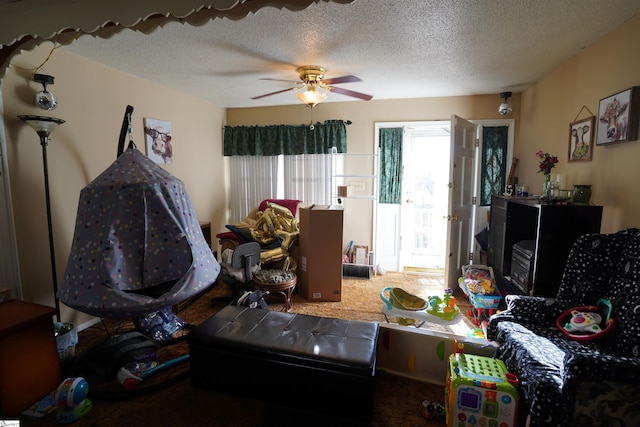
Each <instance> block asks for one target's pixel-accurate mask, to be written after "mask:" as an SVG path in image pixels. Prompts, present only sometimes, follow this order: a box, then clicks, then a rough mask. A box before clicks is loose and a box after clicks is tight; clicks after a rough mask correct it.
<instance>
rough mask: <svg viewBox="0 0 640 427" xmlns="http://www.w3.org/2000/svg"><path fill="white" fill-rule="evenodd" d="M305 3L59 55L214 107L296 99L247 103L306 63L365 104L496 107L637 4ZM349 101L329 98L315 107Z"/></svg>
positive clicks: (90, 44)
mask: <svg viewBox="0 0 640 427" xmlns="http://www.w3.org/2000/svg"><path fill="white" fill-rule="evenodd" d="M317 1H319V2H318V3H314V4H311V5H310V6H309V7H308V8H306V9H304V10H301V11H290V10H287V9H282V10H281V9H279V8H274V7H265V8H261V9H259V10H257V11H256V12H255V13H250V14H249V15H248V16H246V17H245V18H243V19H240V20H230V19H227V18H223V19H220V18H216V19H214V20H211V21H209V22H207V23H205V24H204V25H200V26H191V25H189V24H183V23H180V22H169V23H167V24H166V25H164V26H163V27H161V28H158V29H156V30H154V31H153V32H152V33H150V34H144V33H142V32H137V31H133V30H128V29H127V30H123V31H120V32H118V33H116V34H114V35H113V36H111V37H110V38H109V39H103V38H98V37H94V36H91V35H83V36H81V37H79V38H78V39H77V40H75V41H74V42H73V43H71V44H70V45H68V46H66V47H65V48H64V49H66V50H68V51H70V52H73V53H75V54H77V55H81V56H83V57H86V58H88V59H91V60H93V61H96V62H100V63H103V64H105V65H108V66H110V67H113V68H117V69H119V70H121V71H123V72H126V73H129V74H133V75H136V76H139V77H141V78H143V79H146V80H150V81H154V82H157V83H159V84H161V85H163V86H167V87H170V88H174V89H176V90H178V91H180V92H184V93H188V94H191V95H194V96H197V97H199V98H203V99H206V100H208V101H210V102H212V103H215V104H216V105H219V106H222V107H252V106H268V105H285V104H296V103H299V101H297V99H296V98H295V96H294V92H284V93H281V94H278V95H274V96H270V97H266V98H263V99H260V100H252V99H251V97H253V96H257V95H261V94H264V93H268V92H273V91H278V90H282V89H285V88H287V87H290V86H292V85H291V84H289V83H286V82H277V81H265V80H260V79H261V78H276V79H286V80H291V81H295V80H297V78H298V76H297V73H296V68H297V67H298V66H300V65H308V64H312V65H321V66H323V67H325V68H326V69H327V74H326V78H333V77H339V76H343V75H348V74H353V75H355V76H357V77H359V78H360V79H362V82H355V83H345V84H341V85H340V86H341V87H342V88H345V89H350V90H354V91H358V92H364V93H367V94H370V95H373V98H374V99H393V98H416V97H435V96H459V95H474V94H491V93H495V94H496V100H497V101H496V102H499V97H498V93H499V92H503V91H505V90H511V91H513V92H520V91H522V90H524V89H525V88H526V87H527V86H529V85H531V84H532V83H534V82H536V81H538V80H539V79H540V78H542V77H544V76H545V75H546V74H548V73H549V72H551V71H552V70H553V69H555V68H556V67H557V66H558V65H560V64H562V63H563V62H565V61H566V60H568V59H569V58H571V57H572V56H574V55H576V54H577V53H578V52H579V51H580V50H581V49H582V48H584V47H586V46H588V45H590V44H592V43H594V42H596V41H597V40H599V39H600V38H602V37H603V36H605V35H606V34H607V33H609V32H610V31H612V30H613V29H615V28H616V27H618V26H619V25H621V24H622V23H623V22H625V21H626V20H628V19H629V18H631V17H632V16H633V15H634V14H636V13H638V12H639V11H640V2H639V1H638V0H615V1H608V2H605V1H602V0H558V1H533V0H531V1H525V0H522V1H513V0H476V1H468V0H457V1H456V0H453V1H452V0H447V1H444V0H403V1H397V0H366V1H365V0H356V1H355V2H353V3H349V4H340V3H335V2H326V1H321V0H317ZM65 3H69V4H72V3H73V2H65ZM247 4H250V3H247ZM5 16H6V15H5ZM0 19H3V18H0ZM0 22H1V21H0ZM45 71H46V70H45ZM56 78H57V79H62V78H64V76H56ZM352 100H354V99H353V98H349V97H346V96H344V95H339V94H333V93H332V94H330V95H329V98H328V99H327V101H326V102H339V101H352ZM359 102H362V101H359Z"/></svg>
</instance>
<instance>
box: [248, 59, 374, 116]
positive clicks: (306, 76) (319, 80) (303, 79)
mask: <svg viewBox="0 0 640 427" xmlns="http://www.w3.org/2000/svg"><path fill="white" fill-rule="evenodd" d="M296 71H297V72H298V74H299V75H300V81H295V82H292V81H290V80H281V79H268V78H263V79H260V80H272V81H278V82H290V83H293V84H295V86H293V87H290V88H287V89H282V90H277V91H275V92H270V93H266V94H264V95H259V96H254V97H253V98H251V99H260V98H265V97H267V96H271V95H276V94H278V93H283V92H288V91H290V90H297V89H306V90H304V91H302V92H300V93H298V94H297V95H296V97H297V98H298V99H299V100H300V101H302V102H304V103H305V104H307V105H308V106H309V107H312V108H313V107H315V106H316V105H317V104H318V103H319V102H320V101H323V100H324V99H326V97H327V92H335V93H339V94H341V95H346V96H351V97H353V98H358V99H362V100H365V101H369V100H370V99H371V98H373V96H371V95H367V94H365V93H360V92H355V91H353V90H348V89H343V88H341V87H337V86H334V85H335V84H340V83H352V82H360V81H362V80H360V79H359V78H357V77H356V76H342V77H336V78H333V79H325V78H324V73H325V72H326V70H325V69H324V68H322V67H320V66H318V65H304V66H302V67H299V68H298V69H297V70H296ZM318 89H320V90H318Z"/></svg>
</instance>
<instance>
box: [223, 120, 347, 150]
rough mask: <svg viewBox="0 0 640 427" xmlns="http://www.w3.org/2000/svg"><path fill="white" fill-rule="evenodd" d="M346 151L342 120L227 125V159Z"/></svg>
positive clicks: (345, 135) (225, 141) (225, 133)
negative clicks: (262, 124)
mask: <svg viewBox="0 0 640 427" xmlns="http://www.w3.org/2000/svg"><path fill="white" fill-rule="evenodd" d="M331 147H336V148H337V150H338V153H346V152H347V128H346V126H345V123H344V122H343V121H342V120H327V121H325V122H324V123H316V124H315V125H314V126H313V130H312V129H311V127H310V126H309V125H297V126H291V125H271V126H225V128H224V155H225V156H279V155H281V154H283V155H299V154H329V153H330V152H331Z"/></svg>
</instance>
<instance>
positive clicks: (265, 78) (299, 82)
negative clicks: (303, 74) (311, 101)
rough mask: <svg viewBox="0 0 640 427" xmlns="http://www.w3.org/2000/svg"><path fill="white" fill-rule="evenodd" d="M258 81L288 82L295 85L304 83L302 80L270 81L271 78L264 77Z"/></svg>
mask: <svg viewBox="0 0 640 427" xmlns="http://www.w3.org/2000/svg"><path fill="white" fill-rule="evenodd" d="M258 80H270V81H272V82H287V83H292V84H294V85H299V84H302V82H301V81H300V80H296V81H294V80H284V79H270V78H267V77H263V78H261V79H258Z"/></svg>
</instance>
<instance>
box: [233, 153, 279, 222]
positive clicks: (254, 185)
mask: <svg viewBox="0 0 640 427" xmlns="http://www.w3.org/2000/svg"><path fill="white" fill-rule="evenodd" d="M230 171H231V182H230V190H231V197H230V199H231V206H230V209H231V223H232V224H234V223H237V222H240V221H242V220H243V219H244V218H246V216H247V214H248V213H249V212H250V211H251V210H252V209H253V208H255V207H257V206H258V205H259V204H260V202H261V201H263V200H264V199H273V198H277V197H278V194H277V190H278V156H231V158H230Z"/></svg>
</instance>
